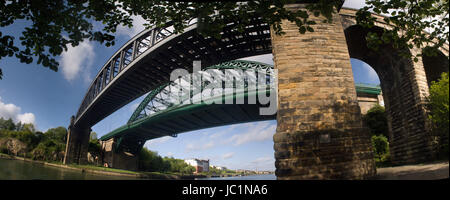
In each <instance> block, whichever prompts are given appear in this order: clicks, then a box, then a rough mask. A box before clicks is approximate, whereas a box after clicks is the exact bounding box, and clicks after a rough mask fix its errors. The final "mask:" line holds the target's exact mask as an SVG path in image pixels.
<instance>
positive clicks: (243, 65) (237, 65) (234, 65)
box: [128, 60, 273, 124]
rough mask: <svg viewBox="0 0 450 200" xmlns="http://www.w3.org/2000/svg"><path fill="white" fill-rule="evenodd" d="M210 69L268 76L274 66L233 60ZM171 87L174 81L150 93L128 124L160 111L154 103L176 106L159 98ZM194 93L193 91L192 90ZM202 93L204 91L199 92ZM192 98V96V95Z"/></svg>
mask: <svg viewBox="0 0 450 200" xmlns="http://www.w3.org/2000/svg"><path fill="white" fill-rule="evenodd" d="M208 69H218V70H223V69H241V70H249V69H251V70H259V71H266V72H267V73H268V74H272V71H273V66H272V65H268V64H264V63H260V62H254V61H245V60H232V61H228V62H224V63H220V64H217V65H212V66H209V67H206V68H204V69H203V70H202V71H204V70H208ZM171 86H173V81H172V82H168V83H165V84H162V85H161V86H159V87H157V88H156V89H155V90H152V91H150V92H149V94H148V95H147V96H146V97H145V98H144V100H143V101H142V102H141V103H140V104H139V106H138V107H137V108H136V110H135V111H134V112H133V114H132V115H131V117H130V119H129V120H128V124H129V123H132V122H134V121H136V120H137V119H141V118H144V117H147V116H148V112H146V109H147V110H150V111H153V112H154V113H156V112H158V111H160V109H158V108H157V107H156V106H154V105H150V104H151V103H153V101H157V102H159V103H160V104H162V105H165V106H167V108H169V107H171V106H174V104H170V102H167V101H165V99H163V98H162V97H158V95H160V96H162V94H168V93H170V92H171ZM191 91H192V90H191ZM199 91H202V90H199ZM191 98H192V95H191Z"/></svg>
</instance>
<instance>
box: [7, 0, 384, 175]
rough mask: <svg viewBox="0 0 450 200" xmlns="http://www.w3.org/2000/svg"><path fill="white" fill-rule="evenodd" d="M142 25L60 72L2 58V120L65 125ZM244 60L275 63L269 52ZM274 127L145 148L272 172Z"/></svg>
mask: <svg viewBox="0 0 450 200" xmlns="http://www.w3.org/2000/svg"><path fill="white" fill-rule="evenodd" d="M363 2H364V1H363V0H347V2H346V4H345V6H347V7H353V8H359V7H361V6H362V5H363ZM143 23H144V21H143V20H142V19H140V18H139V17H135V21H134V24H135V26H134V27H133V28H131V29H128V28H123V27H121V28H119V29H118V32H117V35H116V45H115V46H113V47H105V46H102V45H100V44H98V43H94V42H89V41H85V42H83V43H81V44H80V46H77V47H75V48H73V47H70V48H69V50H68V52H65V53H63V54H62V55H61V56H59V57H58V58H57V60H58V61H59V62H60V69H59V71H58V72H54V71H51V70H49V69H47V68H44V67H42V66H40V65H37V64H36V63H35V62H34V63H32V64H29V65H27V64H24V63H20V62H19V61H18V60H17V59H16V58H15V57H10V58H4V59H2V60H0V67H1V68H2V70H3V74H4V77H3V80H0V117H4V118H12V119H14V120H15V121H16V122H18V121H22V122H28V123H33V124H35V126H36V127H37V129H38V130H40V131H46V130H47V129H49V128H53V127H58V126H65V127H67V126H68V125H69V119H70V116H71V115H74V114H75V113H76V111H77V109H78V107H79V105H80V103H81V101H82V98H83V96H84V94H85V92H86V90H87V88H88V86H89V84H90V81H91V80H92V78H93V77H94V76H95V75H96V74H97V72H98V70H99V69H100V68H101V67H102V66H103V64H104V62H106V61H107V60H108V59H109V57H110V56H111V55H112V54H113V53H114V52H115V51H116V50H117V49H119V48H120V46H121V45H122V44H124V43H125V42H126V41H127V40H129V39H130V38H131V37H132V36H134V35H135V34H137V33H138V32H139V31H141V30H142V24H143ZM26 25H27V23H26V22H23V21H20V22H16V23H15V24H14V25H12V26H9V27H7V28H4V29H3V28H2V30H1V31H2V32H3V34H9V35H13V36H15V37H16V38H18V37H20V35H21V34H20V33H21V32H22V30H23V27H24V26H26ZM17 41H18V40H16V42H17ZM245 59H246V60H255V61H260V62H264V63H268V64H273V61H272V55H271V54H268V55H263V56H257V57H252V58H245ZM351 63H352V68H353V73H354V77H355V82H356V83H373V84H379V80H378V77H377V75H376V73H375V72H374V71H373V69H371V67H370V66H368V65H367V64H365V63H363V62H361V61H358V60H354V59H352V60H351ZM143 98H144V97H140V98H138V99H136V100H135V101H133V102H131V103H130V104H128V105H126V106H124V107H122V108H121V109H120V110H118V111H116V112H115V113H113V114H112V115H110V116H108V117H107V118H105V119H104V120H102V121H101V122H99V123H98V124H97V125H95V126H94V127H92V130H93V131H95V132H97V134H98V136H102V135H104V134H106V133H108V132H110V131H112V130H114V129H115V128H117V127H119V126H121V125H123V124H125V123H126V121H127V120H128V118H129V117H130V116H131V114H132V112H133V111H134V108H136V107H137V105H138V104H139V103H140V101H141V100H142V99H143ZM275 129H276V121H264V122H255V123H245V124H238V125H231V126H223V127H216V128H210V129H203V130H199V131H193V132H189V133H183V134H180V135H178V137H176V138H172V137H163V138H159V139H155V140H151V141H147V143H146V144H145V146H146V147H147V148H149V149H150V150H153V151H157V152H158V153H159V154H160V155H162V156H173V157H175V158H182V159H184V158H203V159H210V164H211V165H219V166H226V167H228V168H231V169H253V170H255V169H258V170H274V169H275V166H274V158H273V155H274V150H273V141H272V136H273V134H274V133H275Z"/></svg>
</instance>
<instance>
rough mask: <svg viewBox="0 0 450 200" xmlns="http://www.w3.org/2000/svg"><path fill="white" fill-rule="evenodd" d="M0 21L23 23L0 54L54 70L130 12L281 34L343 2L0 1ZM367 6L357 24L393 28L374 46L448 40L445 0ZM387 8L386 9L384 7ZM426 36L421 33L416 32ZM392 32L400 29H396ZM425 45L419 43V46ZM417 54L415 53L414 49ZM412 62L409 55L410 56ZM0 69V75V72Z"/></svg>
mask: <svg viewBox="0 0 450 200" xmlns="http://www.w3.org/2000/svg"><path fill="white" fill-rule="evenodd" d="M1 2H2V3H3V4H2V5H0V27H2V28H3V27H7V26H9V25H11V24H14V23H15V22H16V21H22V20H25V21H27V22H30V25H29V26H27V27H26V28H25V31H23V32H22V36H20V37H19V40H20V41H21V46H19V47H18V46H17V44H16V42H15V37H13V36H11V35H3V34H2V32H0V59H1V58H3V57H7V56H9V57H11V56H13V55H15V56H16V57H17V58H18V59H19V60H20V61H21V62H24V63H27V64H29V63H31V62H33V59H34V58H37V63H38V64H42V65H43V66H44V67H49V68H50V69H52V70H54V71H57V70H58V62H57V61H56V60H55V57H56V56H58V55H60V54H61V53H62V52H63V51H64V50H67V46H68V45H72V46H77V45H79V43H80V42H82V41H84V40H85V39H88V40H92V41H98V42H100V43H105V45H106V46H110V45H113V44H114V36H113V35H112V34H113V33H114V32H115V31H116V28H117V26H119V25H124V26H129V27H130V26H131V25H132V17H131V16H132V15H139V16H142V17H143V18H144V19H145V20H146V21H147V22H148V24H147V26H153V25H154V26H157V27H162V26H165V25H166V24H167V22H171V23H173V25H174V29H175V32H176V33H179V32H182V31H183V29H184V28H185V27H186V26H187V25H188V23H189V21H191V20H194V19H196V20H197V22H198V23H199V26H198V31H199V32H200V33H201V34H203V35H209V36H215V37H219V36H220V34H219V33H220V32H221V30H222V29H223V28H224V27H225V25H226V24H227V23H228V22H229V21H233V22H236V23H235V24H234V25H233V26H234V27H233V28H235V29H237V30H238V31H243V30H244V27H245V26H246V25H248V24H249V23H250V20H249V19H251V17H253V16H259V17H261V18H262V20H263V21H265V22H267V23H268V24H269V25H270V26H271V27H272V28H273V30H274V31H275V33H277V34H283V30H282V28H281V23H282V20H289V21H291V22H294V23H295V24H296V25H297V26H298V27H299V32H300V33H302V34H303V33H306V32H313V31H314V28H313V26H312V25H314V24H315V22H314V21H312V20H310V18H309V15H310V14H313V15H315V16H319V15H322V16H325V20H324V21H325V22H331V21H332V14H333V13H334V12H336V8H338V7H339V6H340V5H342V3H343V2H344V1H343V0H302V1H297V0H275V1H270V0H258V1H246V2H233V1H215V2H196V1H194V2H174V1H160V0H150V1H148V0H145V1H136V0H117V1H106V0H95V1H94V0H82V1H74V0H67V1H53V0H41V1H18V0H13V1H8V3H6V1H5V0H2V1H1ZM296 2H308V3H311V2H314V3H313V4H308V6H307V7H306V9H307V10H308V12H306V11H305V10H299V11H291V10H288V9H286V8H285V5H286V4H291V3H296ZM367 4H368V6H367V7H365V8H362V9H360V11H359V12H358V16H357V18H358V24H360V25H362V26H364V27H367V28H371V27H373V26H374V18H373V17H372V15H371V13H370V12H369V11H371V10H373V11H374V12H375V13H377V14H387V13H389V14H391V15H392V17H385V19H384V20H385V21H386V22H387V23H389V24H393V25H395V26H398V28H395V29H394V30H384V32H383V33H381V34H380V33H371V34H369V35H368V36H369V37H367V39H368V43H369V46H370V47H372V48H374V49H376V47H377V46H378V45H379V44H380V41H381V43H392V44H393V46H394V47H397V48H399V49H402V48H413V47H418V48H422V49H424V47H425V46H430V47H432V48H429V49H428V50H427V51H426V53H427V52H434V51H433V50H436V49H437V48H438V47H440V46H442V45H443V43H444V42H445V41H447V42H448V29H447V30H446V27H448V25H449V23H448V22H449V20H448V9H449V1H448V0H420V1H411V0H388V1H377V0H368V1H367ZM392 10H395V11H394V12H391V11H392ZM94 21H97V22H101V23H102V24H103V27H102V28H101V30H94V26H93V25H92V23H93V22H94ZM427 29H428V30H429V31H430V34H428V35H427V34H424V33H423V30H427ZM397 31H400V32H402V33H404V34H398V32H397ZM424 44H426V45H424ZM415 56H420V55H415ZM415 60H416V61H417V58H416V59H415ZM1 75H2V74H1V71H0V78H1Z"/></svg>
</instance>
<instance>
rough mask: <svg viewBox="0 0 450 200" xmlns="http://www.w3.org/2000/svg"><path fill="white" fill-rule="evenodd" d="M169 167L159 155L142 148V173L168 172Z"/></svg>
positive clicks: (140, 167)
mask: <svg viewBox="0 0 450 200" xmlns="http://www.w3.org/2000/svg"><path fill="white" fill-rule="evenodd" d="M168 169H169V167H168V166H167V164H166V163H165V162H164V160H163V159H162V158H161V156H159V155H158V153H156V152H153V151H150V150H148V149H147V148H145V147H144V148H142V150H141V152H140V154H139V170H141V171H150V172H156V171H167V170H168Z"/></svg>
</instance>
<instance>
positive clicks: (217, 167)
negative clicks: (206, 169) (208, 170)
mask: <svg viewBox="0 0 450 200" xmlns="http://www.w3.org/2000/svg"><path fill="white" fill-rule="evenodd" d="M211 167H212V168H215V169H218V170H226V169H227V168H226V167H221V166H214V165H211Z"/></svg>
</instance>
